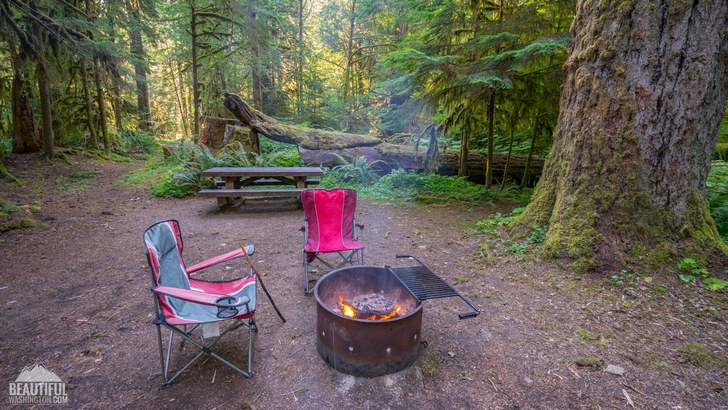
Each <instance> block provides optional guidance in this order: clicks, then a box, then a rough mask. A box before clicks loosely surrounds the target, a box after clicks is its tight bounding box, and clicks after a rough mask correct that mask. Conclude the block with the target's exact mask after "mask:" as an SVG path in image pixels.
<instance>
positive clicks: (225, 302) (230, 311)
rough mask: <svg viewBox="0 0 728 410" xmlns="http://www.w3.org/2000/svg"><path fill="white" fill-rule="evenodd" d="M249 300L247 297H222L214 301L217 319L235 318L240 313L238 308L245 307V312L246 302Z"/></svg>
mask: <svg viewBox="0 0 728 410" xmlns="http://www.w3.org/2000/svg"><path fill="white" fill-rule="evenodd" d="M249 300H250V299H248V298H247V297H243V298H236V297H234V296H223V297H221V298H218V299H217V300H216V301H215V306H217V317H219V318H221V319H226V318H230V317H234V316H236V315H237V314H238V313H240V306H243V305H245V308H246V310H247V308H248V302H249Z"/></svg>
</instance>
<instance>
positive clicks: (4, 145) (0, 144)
mask: <svg viewBox="0 0 728 410" xmlns="http://www.w3.org/2000/svg"><path fill="white" fill-rule="evenodd" d="M11 152H13V140H12V138H7V139H1V138H0V153H6V154H9V153H11Z"/></svg>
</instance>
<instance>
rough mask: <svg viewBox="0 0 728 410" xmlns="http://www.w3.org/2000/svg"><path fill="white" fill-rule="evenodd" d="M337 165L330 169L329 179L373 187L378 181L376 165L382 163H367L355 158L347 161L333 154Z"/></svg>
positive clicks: (381, 162)
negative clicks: (337, 162)
mask: <svg viewBox="0 0 728 410" xmlns="http://www.w3.org/2000/svg"><path fill="white" fill-rule="evenodd" d="M334 155H335V156H336V158H337V160H338V161H339V162H340V164H339V165H336V166H335V167H333V168H331V170H330V171H329V172H330V175H329V178H332V179H333V180H335V181H337V182H339V183H344V184H359V185H365V186H366V185H373V184H374V183H375V182H377V181H379V173H378V170H377V166H378V165H383V164H384V162H383V161H374V162H368V160H367V159H366V158H365V157H357V158H354V159H352V160H351V161H348V160H347V159H346V158H344V157H342V156H340V155H336V154H334Z"/></svg>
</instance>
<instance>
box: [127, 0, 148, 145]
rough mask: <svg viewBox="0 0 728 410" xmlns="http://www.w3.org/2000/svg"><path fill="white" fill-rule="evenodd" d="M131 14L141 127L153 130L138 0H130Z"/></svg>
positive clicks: (130, 30) (132, 45)
mask: <svg viewBox="0 0 728 410" xmlns="http://www.w3.org/2000/svg"><path fill="white" fill-rule="evenodd" d="M129 4H130V5H131V7H130V10H129V14H130V15H131V23H130V27H129V33H130V35H131V54H132V55H133V56H134V62H133V65H134V74H135V77H136V86H137V110H138V112H139V120H140V121H139V122H140V126H141V129H142V130H144V131H147V132H149V131H151V128H152V124H151V121H152V115H151V112H150V110H149V85H148V81H147V67H146V58H147V57H146V55H145V53H144V42H143V40H142V28H141V24H142V22H141V17H140V16H139V13H140V10H139V5H138V4H137V2H136V1H130V2H129Z"/></svg>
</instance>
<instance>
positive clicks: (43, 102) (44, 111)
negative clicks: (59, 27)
mask: <svg viewBox="0 0 728 410" xmlns="http://www.w3.org/2000/svg"><path fill="white" fill-rule="evenodd" d="M30 6H31V7H33V8H36V7H37V4H36V3H35V2H30ZM32 35H33V43H34V46H35V49H34V54H35V55H36V58H37V61H36V79H37V82H38V98H39V99H40V112H41V129H42V130H43V154H44V155H45V157H46V158H47V159H49V160H50V159H52V158H53V156H54V154H55V146H54V144H55V137H54V135H53V115H52V113H51V85H50V80H49V78H48V67H46V52H45V44H46V40H45V39H44V38H43V30H42V28H41V25H40V23H39V22H33V23H32Z"/></svg>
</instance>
